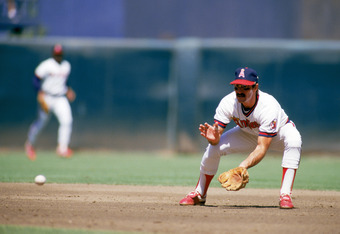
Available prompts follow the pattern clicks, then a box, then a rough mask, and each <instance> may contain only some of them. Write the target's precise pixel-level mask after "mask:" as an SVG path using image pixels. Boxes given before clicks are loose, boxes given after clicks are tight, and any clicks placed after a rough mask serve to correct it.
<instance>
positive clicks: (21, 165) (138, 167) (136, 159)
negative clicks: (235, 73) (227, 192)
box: [0, 151, 340, 191]
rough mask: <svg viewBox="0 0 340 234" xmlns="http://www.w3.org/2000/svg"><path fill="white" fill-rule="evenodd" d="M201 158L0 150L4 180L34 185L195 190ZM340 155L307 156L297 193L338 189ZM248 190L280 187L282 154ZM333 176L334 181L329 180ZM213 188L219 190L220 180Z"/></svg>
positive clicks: (261, 168) (234, 160)
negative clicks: (42, 180)
mask: <svg viewBox="0 0 340 234" xmlns="http://www.w3.org/2000/svg"><path fill="white" fill-rule="evenodd" d="M244 157H245V156H244V155H236V156H227V157H222V159H221V163H220V166H219V170H218V172H217V174H219V173H221V172H223V171H225V170H228V169H230V168H233V167H236V166H237V165H238V164H239V163H240V162H241V161H242V160H243V158H244ZM200 161H201V154H193V155H176V156H167V155H163V154H161V153H149V152H111V151H84V152H76V153H75V155H74V156H73V157H72V158H69V159H64V158H59V157H57V156H56V155H55V153H54V152H49V151H40V152H38V158H37V160H36V161H34V162H32V161H30V160H28V159H27V158H26V156H25V154H24V152H18V151H6V152H0V182H29V183H33V179H34V177H35V176H36V175H38V174H43V175H45V176H46V178H47V183H86V184H126V185H165V186H194V185H196V182H197V179H198V176H199V166H200ZM339 168H340V157H334V156H333V157H331V156H329V157H327V156H323V157H317V156H308V157H303V158H302V161H301V164H300V169H299V170H298V172H297V176H296V180H295V184H294V189H310V190H337V191H340V183H334V181H339V179H340V172H339ZM249 174H250V183H249V184H248V185H247V187H248V188H279V187H280V184H281V176H282V168H281V155H267V156H266V157H265V158H264V159H263V161H262V162H261V163H260V164H258V165H257V166H256V167H253V168H251V169H249ZM330 178H331V180H330ZM211 186H213V187H217V186H220V185H219V183H218V182H217V180H216V179H214V180H213V182H212V184H211Z"/></svg>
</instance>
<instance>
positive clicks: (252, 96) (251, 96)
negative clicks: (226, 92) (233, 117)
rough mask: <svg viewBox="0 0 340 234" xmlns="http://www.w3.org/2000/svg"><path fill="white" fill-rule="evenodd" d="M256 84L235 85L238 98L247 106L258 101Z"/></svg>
mask: <svg viewBox="0 0 340 234" xmlns="http://www.w3.org/2000/svg"><path fill="white" fill-rule="evenodd" d="M257 87H258V86H257V84H256V85H238V84H237V85H234V90H235V92H236V98H237V101H238V102H239V103H242V104H243V105H244V106H246V107H248V106H249V107H252V106H253V105H254V104H255V101H256V90H257Z"/></svg>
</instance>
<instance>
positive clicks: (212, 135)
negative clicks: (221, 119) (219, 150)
mask: <svg viewBox="0 0 340 234" xmlns="http://www.w3.org/2000/svg"><path fill="white" fill-rule="evenodd" d="M199 130H200V132H201V136H203V137H205V138H206V139H207V140H208V142H209V143H210V144H212V145H217V144H218V142H219V141H220V137H221V133H220V131H219V129H218V123H214V125H210V124H208V123H205V124H200V126H199Z"/></svg>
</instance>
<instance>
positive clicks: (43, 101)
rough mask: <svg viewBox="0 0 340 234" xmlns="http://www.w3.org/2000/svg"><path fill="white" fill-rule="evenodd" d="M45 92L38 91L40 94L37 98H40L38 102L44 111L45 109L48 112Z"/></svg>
mask: <svg viewBox="0 0 340 234" xmlns="http://www.w3.org/2000/svg"><path fill="white" fill-rule="evenodd" d="M44 95H45V94H44V93H43V92H41V91H40V92H38V96H37V100H38V103H39V104H40V106H41V109H43V111H45V112H46V113H48V111H49V107H48V105H47V103H46V102H45V97H44Z"/></svg>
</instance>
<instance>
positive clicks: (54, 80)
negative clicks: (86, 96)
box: [35, 58, 71, 96]
mask: <svg viewBox="0 0 340 234" xmlns="http://www.w3.org/2000/svg"><path fill="white" fill-rule="evenodd" d="M70 72H71V65H70V63H69V62H68V61H66V60H63V61H62V62H61V63H60V64H59V63H58V62H57V61H55V60H54V59H53V58H49V59H46V60H44V61H42V62H41V63H40V64H39V66H38V67H37V68H36V69H35V75H36V76H37V77H38V78H40V79H41V81H42V84H41V90H42V91H44V92H45V93H47V94H50V95H56V96H61V95H64V94H66V91H67V87H66V82H67V79H68V76H69V74H70Z"/></svg>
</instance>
